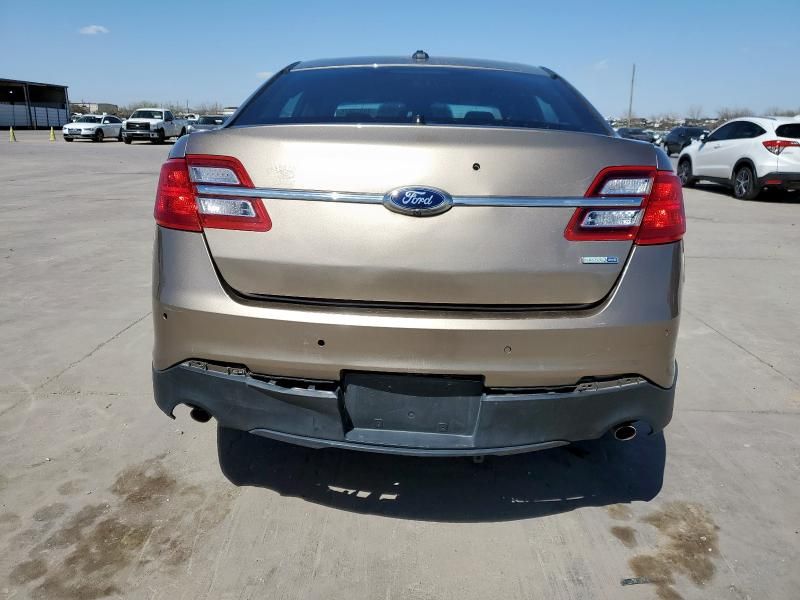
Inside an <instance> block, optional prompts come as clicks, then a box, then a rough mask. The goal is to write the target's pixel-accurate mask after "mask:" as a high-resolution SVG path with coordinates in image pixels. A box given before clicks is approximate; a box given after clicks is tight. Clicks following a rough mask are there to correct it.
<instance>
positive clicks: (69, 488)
mask: <svg viewBox="0 0 800 600" xmlns="http://www.w3.org/2000/svg"><path fill="white" fill-rule="evenodd" d="M85 485H86V480H85V479H71V480H70V481H65V482H64V483H62V484H61V485H59V486H58V487H57V488H56V489H57V490H58V493H59V494H61V495H62V496H74V495H75V494H78V493H80V491H81V490H82V489H83V487H84V486H85Z"/></svg>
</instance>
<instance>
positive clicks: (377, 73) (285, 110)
mask: <svg viewBox="0 0 800 600" xmlns="http://www.w3.org/2000/svg"><path fill="white" fill-rule="evenodd" d="M417 122H422V123H427V124H441V125H486V126H494V127H530V128H541V129H564V130H569V131H585V132H590V133H608V130H607V129H606V128H605V125H604V123H603V120H602V118H601V117H600V116H599V115H598V114H597V113H596V112H595V111H594V110H593V109H592V108H591V107H590V106H589V105H588V103H586V101H585V100H583V98H582V97H580V96H579V95H578V94H576V93H575V91H574V90H572V89H571V88H570V87H569V86H568V85H567V84H565V83H564V82H563V81H562V80H560V79H552V78H550V77H548V76H545V75H533V74H527V73H515V72H508V71H499V70H491V69H461V68H458V69H457V68H447V67H379V68H372V67H343V68H335V69H310V70H308V71H302V70H301V71H292V72H289V73H286V74H284V75H281V76H280V77H278V78H277V79H275V80H273V81H272V82H271V83H270V84H268V85H267V86H265V87H264V88H262V89H261V91H260V92H258V93H257V95H256V96H255V97H254V98H253V99H252V100H251V101H250V102H249V103H248V105H247V106H245V107H244V108H243V109H242V112H241V113H240V114H239V116H238V117H237V119H236V121H235V122H234V124H233V125H234V126H240V125H275V124H284V123H286V124H288V123H395V124H401V123H417Z"/></svg>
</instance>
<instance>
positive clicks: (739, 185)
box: [733, 165, 761, 200]
mask: <svg viewBox="0 0 800 600" xmlns="http://www.w3.org/2000/svg"><path fill="white" fill-rule="evenodd" d="M760 192H761V188H760V187H759V185H758V181H757V180H756V176H755V173H753V169H752V167H750V165H741V166H740V167H739V168H737V169H736V171H734V173H733V195H734V197H735V198H738V199H739V200H755V199H756V198H757V197H758V194H759V193H760Z"/></svg>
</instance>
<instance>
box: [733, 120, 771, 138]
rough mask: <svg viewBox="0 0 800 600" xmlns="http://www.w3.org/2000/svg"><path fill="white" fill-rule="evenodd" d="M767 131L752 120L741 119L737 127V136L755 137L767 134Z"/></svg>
mask: <svg viewBox="0 0 800 600" xmlns="http://www.w3.org/2000/svg"><path fill="white" fill-rule="evenodd" d="M765 133H766V131H765V130H764V129H762V128H761V127H759V126H758V125H756V124H755V123H751V122H750V121H739V123H738V127H737V128H736V137H737V138H754V137H758V136H760V135H763V134H765Z"/></svg>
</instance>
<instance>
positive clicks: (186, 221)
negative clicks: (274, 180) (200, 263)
mask: <svg viewBox="0 0 800 600" xmlns="http://www.w3.org/2000/svg"><path fill="white" fill-rule="evenodd" d="M198 185H202V186H203V188H204V192H203V193H202V194H201V193H199V192H198V188H197V186H198ZM219 185H224V186H226V187H228V188H229V187H241V188H252V187H253V182H252V181H251V180H250V177H249V176H248V174H247V171H245V170H244V167H243V166H242V164H241V163H240V162H239V161H238V160H236V159H235V158H232V157H229V156H209V155H200V154H194V155H188V156H187V157H186V158H171V159H169V160H167V162H165V163H164V164H163V165H162V167H161V176H160V177H159V180H158V191H157V193H156V206H155V211H154V215H155V219H156V223H158V224H159V225H161V226H162V227H167V228H170V229H181V230H183V231H202V230H203V229H235V230H239V231H269V230H270V229H271V228H272V222H271V220H270V218H269V215H268V214H267V211H266V209H265V208H264V204H263V203H262V202H261V199H260V198H247V197H238V196H231V195H230V194H229V193H227V192H228V191H229V190H226V194H225V195H224V197H217V195H215V194H213V192H212V193H209V190H213V188H214V186H219ZM219 196H221V194H220V195H219Z"/></svg>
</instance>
